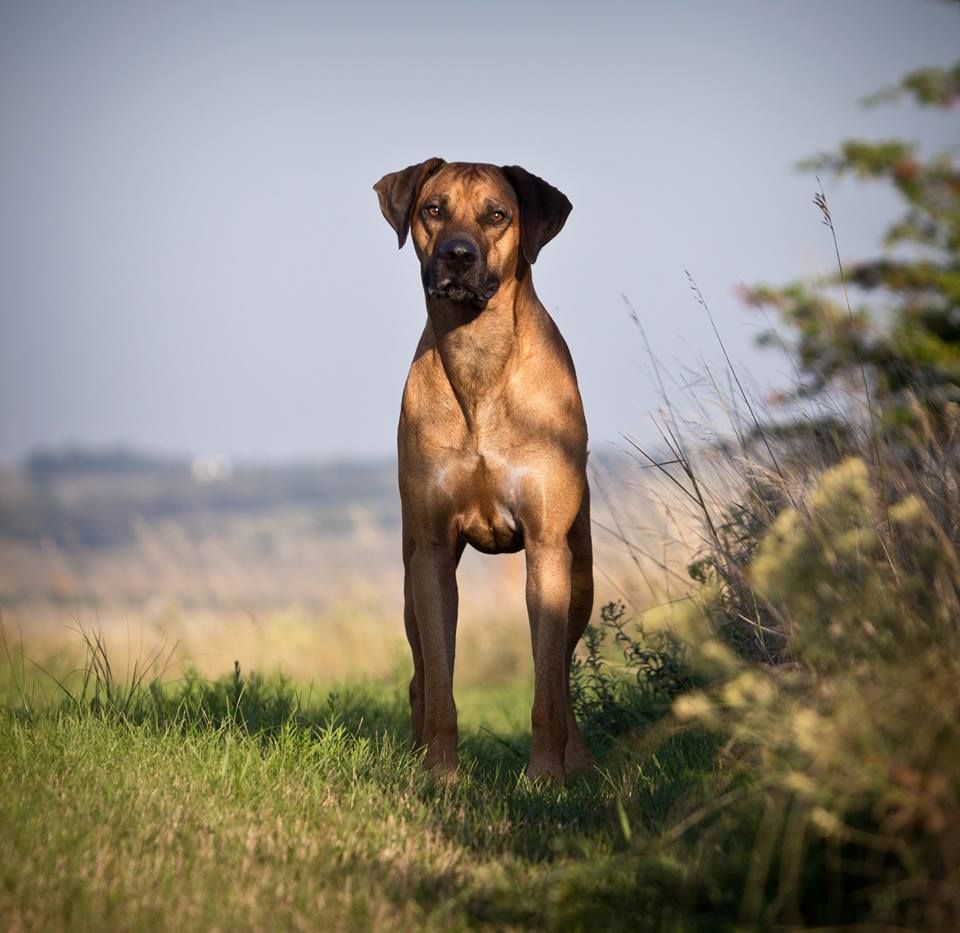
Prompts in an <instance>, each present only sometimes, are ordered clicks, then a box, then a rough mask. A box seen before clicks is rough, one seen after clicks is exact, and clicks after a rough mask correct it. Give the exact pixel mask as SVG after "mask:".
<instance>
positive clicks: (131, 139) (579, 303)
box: [0, 0, 960, 463]
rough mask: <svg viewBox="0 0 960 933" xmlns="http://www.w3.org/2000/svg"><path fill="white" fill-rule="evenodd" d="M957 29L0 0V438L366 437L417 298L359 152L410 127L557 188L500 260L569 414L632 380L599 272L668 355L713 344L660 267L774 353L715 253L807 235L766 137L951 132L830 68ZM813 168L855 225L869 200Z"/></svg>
mask: <svg viewBox="0 0 960 933" xmlns="http://www.w3.org/2000/svg"><path fill="white" fill-rule="evenodd" d="M958 39H960V10H958V8H957V7H956V5H955V4H945V3H939V2H936V0H844V2H843V3H839V2H836V0H726V2H723V3H718V2H716V0H687V2H666V0H664V2H644V3H639V2H618V0H594V2H591V3H586V2H584V3H569V2H564V0H552V2H500V0H488V2H485V3H477V2H474V3H461V2H456V0H444V2H432V0H430V2H427V0H408V2H404V3H395V2H391V3H372V2H352V3H322V2H310V3H308V2H288V0H269V2H260V3H252V2H243V0H231V2H226V0H224V2H220V3H209V2H203V0H199V2H196V0H195V2H189V3H187V2H169V3H163V4H159V3H141V2H136V0H117V2H102V0H87V2H84V3H75V2H68V3H53V2H47V0H21V2H11V0H2V2H0V462H4V463H10V462H15V461H17V460H18V459H20V458H22V457H24V456H25V455H26V454H27V453H28V452H30V451H34V450H37V449H50V448H58V447H63V446H65V445H83V446H87V447H97V446H117V445H124V446H129V447H134V448H138V449H142V450H145V451H149V452H156V453H163V454H214V455H220V456H226V457H231V458H237V459H245V460H257V461H276V460H282V459H289V458H296V459H311V460H323V459H331V458H344V457H348V458H349V457H366V456H383V455H389V454H390V453H391V452H392V451H393V449H394V444H395V436H396V421H397V415H398V411H399V403H400V393H401V390H402V386H403V380H404V377H405V375H406V370H407V368H408V366H409V363H410V360H411V358H412V355H413V351H414V348H415V346H416V343H417V339H418V336H419V333H420V331H421V329H422V327H423V323H424V319H425V308H424V302H423V293H422V289H421V286H420V282H419V274H418V270H417V263H416V259H415V256H414V254H413V250H412V247H411V245H410V244H409V243H408V244H407V246H406V248H405V249H404V250H402V251H399V252H398V251H397V248H396V236H395V235H394V233H393V231H392V230H391V229H390V228H389V227H388V226H387V224H386V222H385V221H384V220H383V218H382V216H381V215H380V212H379V210H378V208H377V201H376V196H375V194H374V193H373V191H372V190H371V186H372V185H373V184H374V182H376V181H377V179H378V178H380V177H381V176H382V175H383V174H385V173H387V172H390V171H394V170H397V169H400V168H402V167H404V166H406V165H409V164H411V163H414V162H419V161H422V160H423V159H426V158H428V157H430V156H434V155H437V156H442V157H443V158H445V159H447V160H450V161H454V160H458V161H478V162H492V163H495V164H507V163H509V164H519V165H523V166H524V167H526V168H527V169H529V170H530V171H532V172H534V173H536V174H538V175H541V176H542V177H544V178H546V179H547V180H548V181H550V182H551V183H552V184H554V185H556V186H557V187H558V188H560V189H561V190H562V191H564V192H565V193H566V194H567V195H568V197H569V198H570V200H571V201H572V202H573V205H574V209H573V212H572V214H571V216H570V218H569V220H568V221H567V225H566V227H565V229H564V230H563V231H562V233H561V234H560V235H559V236H558V237H557V239H556V240H554V241H553V242H552V243H550V244H549V245H548V246H547V247H546V248H545V249H544V250H543V252H542V253H541V255H540V258H539V260H538V262H537V264H536V266H535V269H534V281H535V284H536V288H537V292H538V294H539V296H540V298H541V300H542V301H543V303H544V305H545V306H546V307H547V308H548V310H549V311H550V312H551V314H553V316H554V317H555V319H556V320H557V323H558V324H559V326H560V329H561V331H562V332H563V334H564V336H565V337H566V339H567V342H568V344H569V345H570V348H571V351H572V353H573V357H574V360H575V362H576V366H577V371H578V375H579V379H580V385H581V390H582V394H583V397H584V403H585V407H586V412H587V419H588V424H589V426H590V434H591V446H592V448H594V449H596V448H598V447H602V446H605V445H609V444H615V443H617V441H618V438H619V437H620V436H621V434H624V433H627V434H631V435H635V436H638V437H640V438H644V437H647V436H650V433H651V431H652V430H653V428H652V424H651V420H650V413H651V412H652V411H655V410H656V409H657V407H658V404H659V402H658V396H657V389H656V380H655V378H654V375H653V373H652V372H651V366H650V364H649V359H648V356H647V352H646V350H645V348H644V344H643V340H642V339H641V335H640V331H639V329H638V328H637V326H636V324H635V323H634V322H633V321H632V320H631V318H630V315H629V313H628V308H627V305H626V303H625V301H624V296H626V297H627V299H628V300H629V302H630V304H631V305H632V307H633V308H634V310H635V311H636V314H637V317H638V319H639V320H640V322H641V323H642V326H643V330H644V332H645V334H646V337H647V339H648V340H649V343H650V346H651V348H652V351H653V354H654V356H655V357H656V359H657V360H658V363H659V364H660V367H661V370H662V372H663V374H665V377H666V380H667V382H668V384H669V385H672V384H673V382H674V381H677V382H682V381H683V380H685V379H690V378H695V374H696V373H698V372H699V373H702V372H703V368H704V366H710V367H713V366H714V365H715V364H716V363H717V361H718V360H719V359H720V351H719V348H718V346H717V343H716V338H715V337H714V335H713V332H712V330H711V329H710V327H709V324H708V322H707V321H706V320H705V317H704V312H703V309H702V308H701V307H700V305H699V304H697V302H696V301H695V300H694V298H693V296H692V295H691V293H690V290H689V285H688V282H687V279H686V278H685V275H684V270H689V271H690V272H691V273H692V274H693V276H694V277H695V279H696V282H697V284H698V285H699V287H700V289H701V291H702V292H703V294H704V296H705V298H706V300H707V301H708V303H709V305H710V308H711V311H712V312H713V315H714V318H715V320H716V323H717V326H718V328H719V329H720V332H721V334H722V336H723V338H724V340H725V342H726V344H727V349H728V351H729V352H730V354H731V357H732V358H733V359H734V361H735V363H736V365H737V367H738V370H739V371H740V372H741V374H742V377H743V378H744V379H745V380H746V381H747V382H748V383H749V384H750V386H751V389H752V390H753V391H755V392H756V393H757V395H758V396H759V397H761V398H762V397H763V395H764V394H765V393H766V392H768V391H769V390H770V389H771V388H772V387H776V386H777V385H782V384H784V383H785V382H786V381H787V380H788V379H789V365H788V364H787V363H786V361H784V360H783V359H781V358H779V357H778V356H776V355H775V354H772V353H771V352H770V351H762V350H759V349H757V348H756V347H755V344H754V341H755V338H756V336H757V334H758V333H759V332H760V331H761V330H762V329H764V327H765V326H766V325H767V324H768V323H769V322H768V321H765V320H764V319H763V318H762V316H760V315H759V314H758V313H757V312H753V311H749V310H747V309H745V308H744V306H743V305H742V303H741V302H740V301H739V300H738V298H737V295H736V288H737V285H738V283H741V282H747V283H756V282H759V281H767V282H782V281H785V280H787V279H791V278H795V277H798V276H806V275H812V274H815V273H818V272H824V271H829V270H830V269H831V268H832V266H833V244H832V241H831V240H830V239H829V232H828V231H827V230H826V228H824V227H823V226H822V225H821V224H820V217H819V214H818V212H817V210H816V208H815V207H814V206H813V205H812V203H811V198H812V195H813V192H814V190H815V181H814V179H813V178H812V177H811V176H809V175H805V174H802V173H800V172H798V171H797V170H796V168H795V165H796V162H797V161H798V160H799V159H801V158H802V157H804V156H807V155H810V154H812V153H815V152H818V151H821V150H825V149H829V148H831V147H832V146H834V145H835V144H836V143H837V142H839V141H840V140H841V139H844V138H846V137H849V136H861V137H866V138H870V137H889V136H905V137H907V138H911V139H917V140H920V141H923V142H924V143H925V144H926V145H928V146H937V145H946V144H947V143H953V144H955V143H956V139H955V138H953V137H952V136H951V135H950V133H954V132H955V123H954V124H950V122H949V121H950V120H955V117H945V116H944V115H943V114H942V113H936V112H932V113H925V112H917V111H915V110H913V109H912V108H910V107H909V106H908V105H904V104H898V105H894V106H892V107H889V106H888V107H882V108H873V109H865V108H863V107H862V106H860V104H859V101H860V99H861V98H862V97H863V96H865V95H867V94H869V93H871V92H873V91H875V90H877V89H879V88H882V87H884V86H887V85H889V84H891V83H893V82H895V81H896V80H897V78H898V77H900V76H901V75H902V74H903V73H904V72H906V71H907V70H910V69H913V68H917V67H923V66H927V65H933V64H947V63H951V62H952V61H953V60H954V58H955V57H956V54H957V47H958V42H957V40H958ZM948 130H949V132H948ZM825 185H826V188H827V196H828V199H829V201H830V204H831V207H832V210H833V217H834V221H835V224H836V227H837V231H838V234H839V238H840V246H841V251H842V253H843V255H844V256H845V257H847V258H848V259H852V258H856V257H862V256H868V255H871V254H872V252H873V251H874V250H875V249H876V248H877V247H878V244H879V239H880V236H881V233H882V230H883V227H884V225H885V223H886V222H888V221H889V220H890V219H891V218H892V217H893V216H894V213H895V211H896V206H897V205H896V202H895V200H894V199H893V198H892V197H891V196H890V194H889V193H887V192H884V191H883V190H882V189H881V190H877V189H872V188H869V187H864V186H863V185H859V184H857V183H855V182H849V181H844V182H837V181H834V180H832V179H825ZM692 374H693V375H692Z"/></svg>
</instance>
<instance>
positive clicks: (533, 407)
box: [374, 159, 593, 780]
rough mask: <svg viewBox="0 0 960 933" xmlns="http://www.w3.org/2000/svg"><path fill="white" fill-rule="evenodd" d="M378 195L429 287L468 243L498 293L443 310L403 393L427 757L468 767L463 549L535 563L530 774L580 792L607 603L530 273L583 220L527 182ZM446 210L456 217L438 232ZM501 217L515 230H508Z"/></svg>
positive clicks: (394, 183)
mask: <svg viewBox="0 0 960 933" xmlns="http://www.w3.org/2000/svg"><path fill="white" fill-rule="evenodd" d="M374 187H375V189H376V191H377V193H378V194H379V196H380V202H381V208H382V210H383V213H384V215H385V217H386V218H387V220H388V221H389V222H390V223H391V225H392V226H393V227H394V229H395V230H396V231H397V234H398V238H399V240H400V244H401V246H402V245H403V242H404V240H405V238H406V235H407V231H408V230H409V232H411V233H412V235H413V242H414V247H415V249H416V253H417V256H418V258H419V259H420V262H421V267H422V269H423V270H424V275H425V276H426V280H428V279H429V277H430V272H431V269H432V268H433V266H432V264H435V263H437V262H438V261H439V260H438V255H439V254H442V251H443V250H444V249H445V248H446V247H445V245H444V244H448V243H450V242H451V238H453V239H456V238H458V237H462V238H465V239H466V241H467V242H469V243H472V244H475V245H476V247H477V253H478V257H477V263H478V264H482V267H483V269H482V270H481V271H484V272H485V275H486V278H484V279H481V280H480V281H481V286H480V287H482V283H483V282H485V281H490V282H498V283H499V287H498V288H497V291H496V293H495V294H493V296H492V297H491V298H489V300H485V301H483V300H479V299H477V300H474V301H470V300H467V301H464V300H460V301H457V300H451V299H450V298H448V297H446V296H445V295H443V294H432V295H431V294H429V293H428V295H427V322H426V326H425V328H424V331H423V335H422V337H421V338H420V344H419V346H418V347H417V352H416V355H415V357H414V360H413V364H412V366H411V367H410V373H409V375H408V377H407V382H406V387H405V388H404V392H403V402H402V406H401V413H400V425H399V432H398V452H399V476H400V495H401V500H402V512H403V560H404V567H405V571H406V578H405V579H406V582H405V594H404V595H405V612H404V618H405V624H406V631H407V636H408V639H409V641H410V647H411V650H412V652H413V662H414V676H413V680H412V682H411V684H410V703H411V711H412V722H413V728H412V731H413V744H414V747H416V748H421V747H424V746H425V747H426V763H427V765H428V766H430V767H435V768H439V769H443V770H447V769H450V770H452V769H454V768H455V767H456V763H457V716H456V708H455V705H454V699H453V686H452V682H453V664H454V653H455V650H454V643H455V637H456V625H457V598H458V597H457V581H456V568H457V563H458V561H459V558H460V555H461V553H462V551H463V548H464V546H465V545H466V544H471V545H473V546H474V547H475V548H477V549H478V550H480V551H483V552H484V553H489V554H496V553H503V552H508V551H516V550H519V549H520V548H524V549H525V550H526V563H527V585H526V598H527V608H528V612H529V616H530V628H531V636H532V644H533V656H534V667H535V691H534V702H533V712H532V728H533V748H532V752H531V755H530V762H529V767H528V774H529V775H530V777H531V778H540V777H544V776H550V777H553V778H556V779H559V780H563V778H564V776H565V774H566V773H567V772H569V771H573V770H583V769H586V768H589V767H590V766H591V759H590V753H589V751H588V750H587V748H586V746H585V744H584V742H583V739H582V737H581V735H580V731H579V728H578V726H577V723H576V720H575V718H574V715H573V709H572V706H571V702H570V690H569V673H570V659H571V656H572V654H573V650H574V648H575V647H576V644H577V641H578V640H579V638H580V636H581V635H582V634H583V631H584V629H585V628H586V625H587V622H588V620H589V617H590V612H591V608H592V603H593V563H592V551H591V539H590V505H589V490H588V488H587V479H586V464H587V427H586V421H585V419H584V414H583V406H582V404H581V400H580V392H579V389H578V387H577V379H576V374H575V372H574V367H573V362H572V360H571V358H570V353H569V351H568V349H567V346H566V344H565V343H564V340H563V338H562V337H561V335H560V332H559V330H558V329H557V327H556V325H555V324H554V322H553V320H552V319H551V318H550V315H549V314H548V313H547V311H546V310H545V309H544V307H543V305H542V304H541V303H540V300H539V299H538V298H537V295H536V292H535V291H534V288H533V281H532V276H531V268H530V266H531V264H532V263H533V262H534V261H535V260H536V257H537V254H538V252H539V249H540V247H542V246H543V245H544V243H545V242H547V241H548V240H549V239H551V238H552V237H553V236H555V235H556V233H557V232H559V230H560V228H561V227H562V226H563V223H564V221H565V219H566V216H567V213H568V212H569V210H570V205H569V202H568V201H567V200H566V198H565V197H564V196H563V195H562V194H560V192H558V191H557V190H556V189H554V188H552V187H551V186H549V185H547V184H546V183H545V182H543V181H542V180H541V179H538V178H536V177H535V176H533V175H530V174H529V173H527V172H525V171H524V170H523V169H519V168H517V167H514V166H510V167H505V168H499V167H496V166H492V165H480V164H472V163H452V164H447V163H444V162H443V161H442V160H439V159H431V160H428V161H427V162H424V163H421V164H420V165H416V166H410V168H408V169H404V170H403V171H402V172H395V173H392V174H391V175H387V176H385V177H384V178H383V179H381V181H380V182H378V183H377V185H375V186H374ZM431 206H433V207H434V210H436V211H437V212H438V213H439V214H440V215H441V216H438V217H432V216H430V212H429V211H428V210H427V208H429V207H431ZM497 209H501V210H503V211H504V212H505V213H506V214H507V217H506V219H505V221H503V222H499V223H498V222H497V221H498V219H499V215H496V214H494V213H492V212H493V211H495V210H497ZM438 251H439V252H438ZM471 268H473V269H475V270H480V269H481V265H474V266H473V267H471ZM490 287H492V286H490Z"/></svg>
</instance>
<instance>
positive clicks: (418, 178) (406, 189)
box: [373, 158, 446, 248]
mask: <svg viewBox="0 0 960 933" xmlns="http://www.w3.org/2000/svg"><path fill="white" fill-rule="evenodd" d="M442 165H446V163H445V162H444V161H443V159H438V158H433V159H427V161H426V162H420V163H419V164H418V165H408V166H407V167H406V168H405V169H401V170H400V171H399V172H391V173H390V174H389V175H384V176H383V178H381V179H380V181H378V182H377V183H376V184H375V185H374V186H373V190H374V191H376V192H377V197H378V198H380V210H381V211H383V216H384V217H386V218H387V223H388V224H390V226H391V227H393V229H394V230H396V231H397V239H398V240H399V242H400V246H401V248H402V247H403V244H404V243H406V242H407V234H408V233H409V232H410V220H411V214H412V213H413V205H414V202H415V201H416V200H417V195H418V194H419V193H420V189H421V188H422V187H423V183H424V182H425V181H426V180H427V179H428V178H429V177H430V176H431V175H432V174H433V173H434V172H435V171H437V169H439V168H440V167H441V166H442Z"/></svg>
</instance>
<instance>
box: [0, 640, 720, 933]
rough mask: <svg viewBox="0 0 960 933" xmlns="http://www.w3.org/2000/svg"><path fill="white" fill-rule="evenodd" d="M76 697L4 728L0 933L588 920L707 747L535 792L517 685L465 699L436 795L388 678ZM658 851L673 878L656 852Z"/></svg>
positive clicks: (655, 709) (523, 701) (680, 736)
mask: <svg viewBox="0 0 960 933" xmlns="http://www.w3.org/2000/svg"><path fill="white" fill-rule="evenodd" d="M95 647H96V646H95V645H94V649H95ZM87 686H88V689H87V692H86V694H85V695H82V694H80V692H79V691H76V692H74V693H73V695H72V698H71V699H66V698H65V699H64V701H63V702H61V703H59V704H47V705H45V706H44V707H43V708H42V709H34V710H32V711H28V710H27V709H26V708H24V707H23V706H22V705H21V706H20V708H19V709H12V708H8V709H7V710H6V711H5V712H4V713H3V715H2V718H0V832H2V834H3V838H4V839H5V841H6V845H4V846H3V847H2V848H0V916H2V917H3V918H4V925H5V927H6V928H7V929H71V930H89V929H157V928H164V929H168V928H172V927H176V928H178V929H184V930H187V929H190V930H192V929H228V928H234V929H259V928H268V927H269V928H275V929H301V928H305V929H317V928H318V927H319V928H323V929H371V928H376V929H412V928H423V929H440V928H443V929H469V928H476V927H488V928H497V929H503V928H536V929H545V928H570V927H571V926H572V927H577V926H587V925H590V922H591V914H590V913H583V910H582V909H583V907H584V905H589V904H590V903H591V902H590V901H589V900H584V898H583V897H582V896H581V895H580V893H579V892H580V887H581V886H582V884H583V883H584V877H583V872H582V870H583V868H584V867H585V866H596V865H597V864H599V863H601V862H603V861H604V860H610V859H616V858H617V857H618V856H621V855H622V854H623V853H625V852H628V851H634V850H641V849H644V850H645V849H646V848H647V847H648V846H652V849H651V851H654V850H657V849H659V847H660V846H661V842H659V841H657V840H660V839H661V837H662V835H663V834H664V832H666V831H668V830H669V829H670V828H671V827H672V826H673V825H674V822H675V820H676V819H677V817H676V813H677V812H678V807H681V804H682V803H685V804H687V805H688V806H689V805H693V804H695V803H696V802H697V801H700V800H701V799H702V795H703V783H704V774H705V773H709V771H710V770H711V768H712V767H713V766H714V764H715V752H716V747H717V743H716V741H715V739H713V738H712V737H709V736H707V735H706V734H704V733H703V732H700V731H699V730H693V731H691V730H689V729H683V730H680V731H679V732H677V734H675V735H673V736H671V737H669V738H667V739H666V740H665V741H663V742H662V743H660V745H659V748H657V749H655V750H652V751H649V752H644V751H637V750H636V749H633V748H629V747H627V746H625V745H620V746H618V745H616V744H609V743H608V745H607V747H606V748H605V749H602V750H601V752H602V760H601V769H600V771H598V773H596V774H595V775H593V776H591V777H589V778H585V779H583V780H580V781H575V782H571V783H570V785H569V786H568V787H566V788H563V789H560V788H556V787H550V786H546V787H544V786H531V785H530V784H529V782H527V781H526V779H525V778H524V777H523V775H522V768H523V766H524V764H525V761H524V758H525V756H526V754H527V752H528V749H529V738H528V735H527V732H528V730H527V728H526V725H525V721H526V719H527V716H528V710H529V705H528V704H529V696H528V685H527V683H526V681H525V680H524V681H522V682H520V681H515V682H513V683H511V682H507V683H502V684H499V685H495V686H493V687H487V688H486V689H484V688H481V687H474V688H473V689H471V690H469V691H467V692H466V693H465V696H464V697H463V698H462V701H461V718H462V735H463V736H464V740H463V755H462V758H463V762H464V766H463V768H462V771H461V774H460V778H459V780H458V781H457V782H456V783H454V784H444V783H438V782H437V781H435V780H434V779H433V778H432V777H431V776H430V775H428V774H425V773H424V772H423V771H422V770H421V769H420V768H419V767H418V766H417V764H416V762H415V761H414V760H413V759H412V756H411V755H410V753H409V751H408V750H407V734H408V726H407V712H406V704H405V701H404V700H403V696H402V690H401V689H400V687H399V686H398V685H393V686H386V685H374V684H371V685H367V686H362V687H353V688H349V689H341V690H339V691H334V692H332V693H330V694H328V695H325V696H320V695H318V696H316V697H315V698H314V699H310V698H309V697H306V698H305V697H304V696H302V695H300V694H298V692H297V690H296V689H295V687H294V686H293V685H292V684H290V683H289V682H284V681H282V680H277V679H273V680H263V679H260V678H258V677H256V676H251V677H250V678H246V677H244V676H243V674H241V673H239V672H235V673H234V675H232V676H229V677H226V678H224V679H222V680H221V681H218V682H215V683H211V682H208V681H202V680H200V679H198V678H192V679H188V680H187V681H185V682H181V683H179V684H174V685H168V686H166V687H161V686H159V685H158V684H153V685H141V686H139V687H136V688H131V689H132V691H133V693H132V695H131V694H130V693H129V691H124V690H122V689H119V688H118V687H117V686H116V685H114V689H113V693H112V696H113V698H114V699H108V698H107V692H108V691H107V689H106V684H105V683H104V682H103V679H102V677H101V679H100V681H99V686H98V687H97V686H96V685H91V684H88V685H87ZM127 687H131V685H130V684H128V685H127ZM644 703H645V704H646V706H645V709H646V713H647V714H648V716H649V717H650V718H651V720H653V719H654V718H659V717H662V716H663V715H664V713H665V712H666V708H665V707H664V705H663V704H662V703H659V704H658V703H656V702H655V701H654V699H653V698H652V697H647V698H646V699H645V700H644ZM634 712H635V713H638V712H639V711H638V710H635V711H634ZM520 723H523V725H522V726H520V725H519V724H520ZM651 857H652V858H654V859H655V860H657V861H658V864H659V863H660V862H662V866H661V869H660V870H661V872H662V873H664V875H665V876H671V872H672V869H671V867H670V866H671V864H672V863H671V855H670V848H669V847H665V848H664V849H663V851H662V853H660V854H659V855H656V856H651ZM650 906H652V905H650ZM605 921H606V924H605V925H607V926H609V927H618V926H620V927H624V928H625V927H627V926H629V927H630V928H636V926H637V921H636V918H627V917H624V916H620V915H619V914H618V913H617V912H614V911H611V912H609V913H608V915H607V916H606V917H605Z"/></svg>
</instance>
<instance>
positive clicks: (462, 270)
mask: <svg viewBox="0 0 960 933" xmlns="http://www.w3.org/2000/svg"><path fill="white" fill-rule="evenodd" d="M486 266H487V264H486V261H485V260H484V258H483V256H482V255H481V253H480V250H479V248H478V247H477V245H476V243H474V242H473V241H472V240H471V239H469V238H468V237H465V236H456V237H451V238H450V239H447V240H444V241H443V242H442V243H441V244H440V245H439V246H438V247H437V249H436V251H435V252H434V254H433V258H432V259H431V260H430V262H429V263H428V264H427V267H426V269H425V270H424V277H423V284H424V287H425V288H426V290H427V294H428V295H429V296H430V297H431V298H434V297H439V298H447V299H449V300H450V301H469V302H472V303H474V304H481V305H482V304H486V303H487V302H488V301H489V300H490V299H491V298H492V297H493V296H494V295H495V294H496V293H497V289H498V288H500V281H499V280H498V279H496V278H494V277H492V276H488V275H487V268H486Z"/></svg>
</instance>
